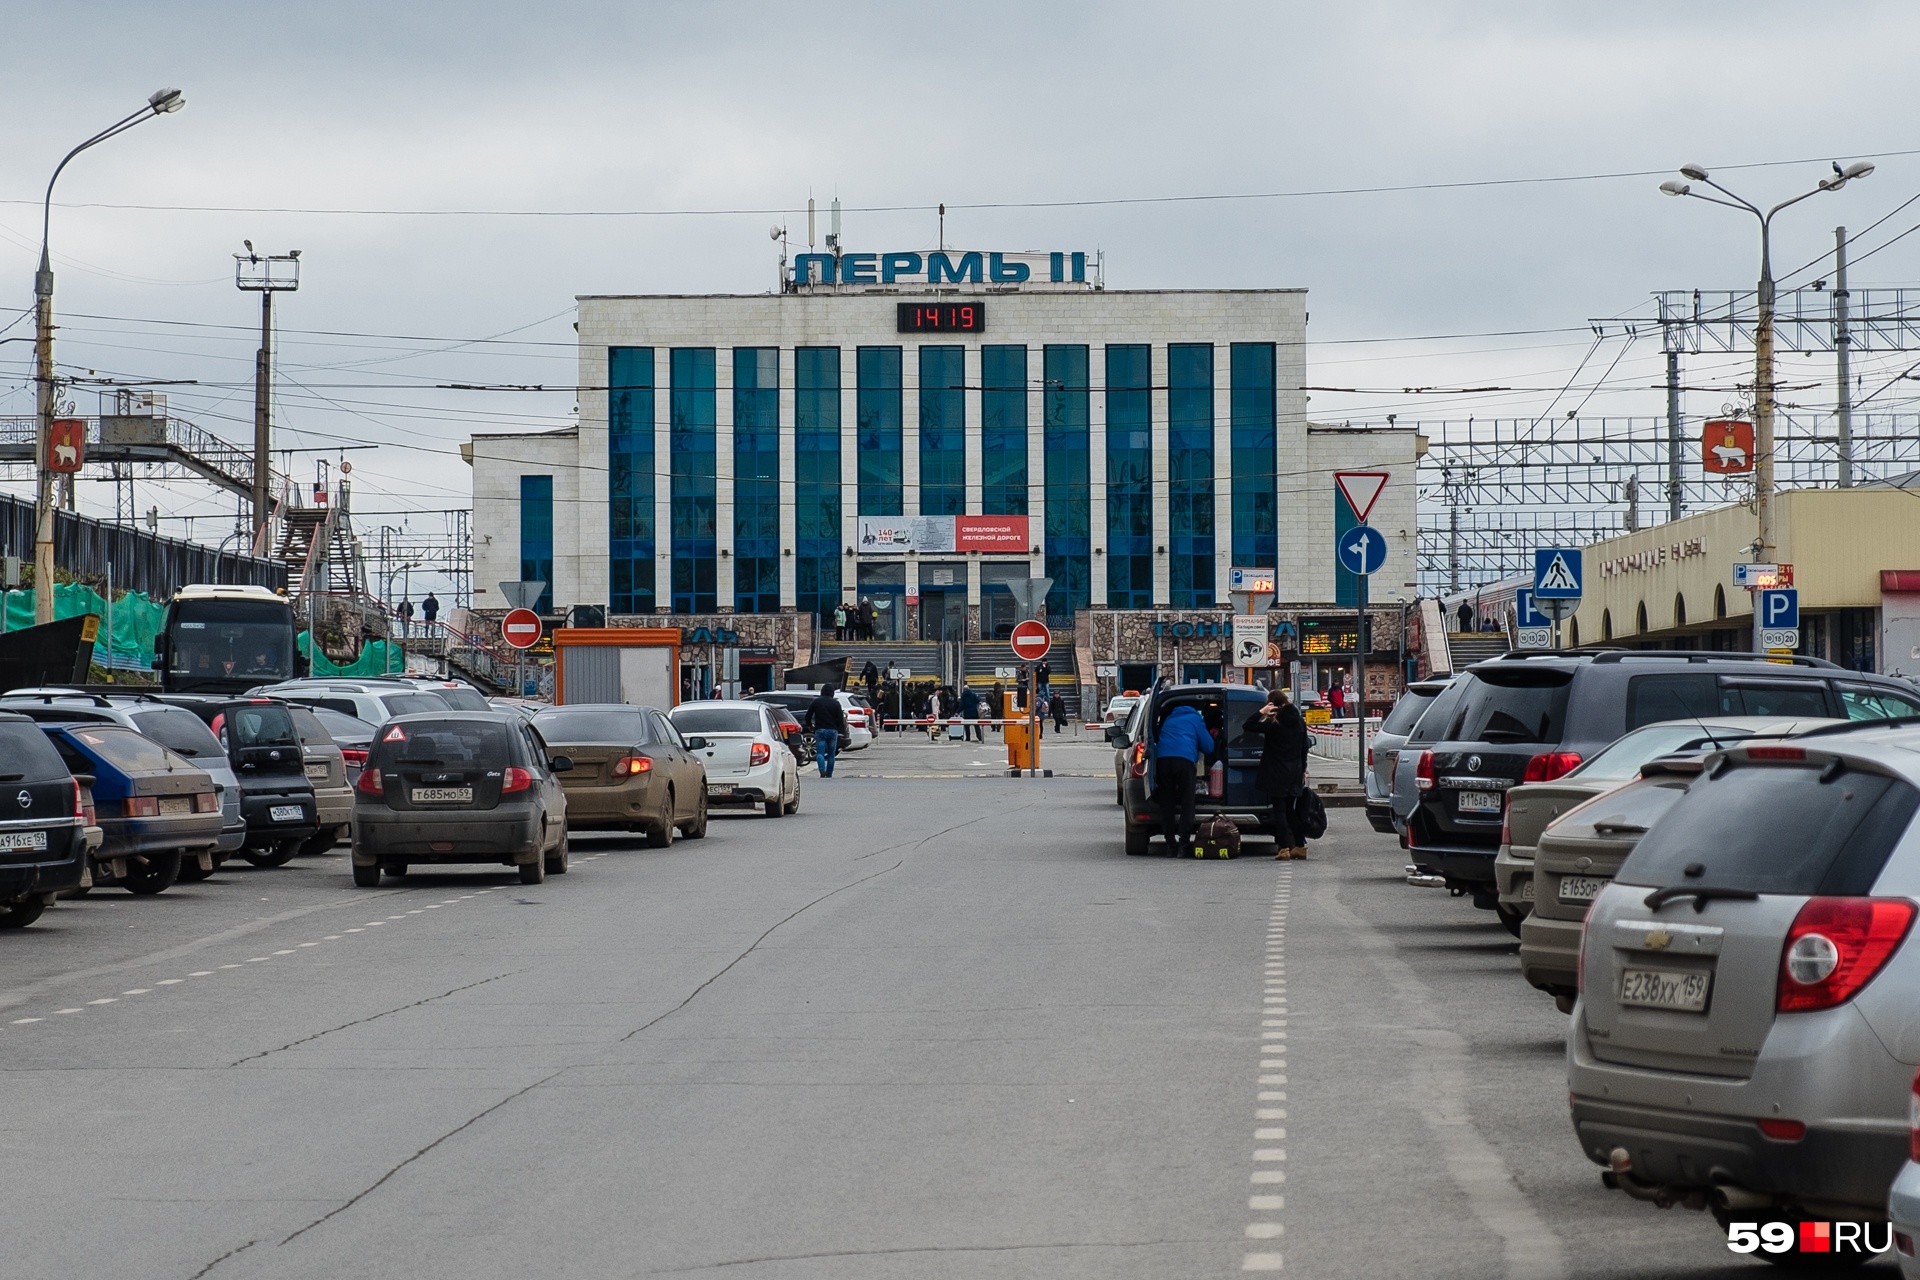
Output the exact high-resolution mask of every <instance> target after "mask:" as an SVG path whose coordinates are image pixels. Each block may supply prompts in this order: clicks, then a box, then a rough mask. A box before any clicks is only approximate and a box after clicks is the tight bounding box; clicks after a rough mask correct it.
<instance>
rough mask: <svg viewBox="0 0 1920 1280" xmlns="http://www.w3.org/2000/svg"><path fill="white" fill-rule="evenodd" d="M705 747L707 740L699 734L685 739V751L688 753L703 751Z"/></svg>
mask: <svg viewBox="0 0 1920 1280" xmlns="http://www.w3.org/2000/svg"><path fill="white" fill-rule="evenodd" d="M707 746H708V743H707V740H706V739H705V738H703V737H701V736H700V735H699V734H694V735H693V736H691V737H689V738H688V739H687V750H689V751H705V750H706V749H707Z"/></svg>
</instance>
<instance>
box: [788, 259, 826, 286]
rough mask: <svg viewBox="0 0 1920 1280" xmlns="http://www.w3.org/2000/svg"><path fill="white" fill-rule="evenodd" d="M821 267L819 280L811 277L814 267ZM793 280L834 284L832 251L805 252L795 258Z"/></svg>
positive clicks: (796, 281)
mask: <svg viewBox="0 0 1920 1280" xmlns="http://www.w3.org/2000/svg"><path fill="white" fill-rule="evenodd" d="M816 266H817V267H819V268H820V278H819V279H818V280H813V279H809V277H810V276H812V274H813V268H814V267H816ZM793 282H794V283H795V284H832V283H833V255H832V254H830V253H803V254H801V255H800V256H799V257H797V258H795V259H794V260H793Z"/></svg>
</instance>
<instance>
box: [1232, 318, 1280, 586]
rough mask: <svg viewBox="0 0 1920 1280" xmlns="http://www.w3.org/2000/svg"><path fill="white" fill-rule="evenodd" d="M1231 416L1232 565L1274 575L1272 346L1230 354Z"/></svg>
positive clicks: (1237, 347)
mask: <svg viewBox="0 0 1920 1280" xmlns="http://www.w3.org/2000/svg"><path fill="white" fill-rule="evenodd" d="M1231 359H1232V364H1233V367H1232V370H1231V373H1230V377H1231V388H1232V389H1231V391H1230V392H1229V393H1228V394H1229V396H1230V397H1231V399H1230V407H1229V411H1228V412H1229V416H1230V418H1231V430H1232V441H1233V444H1232V446H1231V447H1232V452H1233V562H1234V563H1235V564H1238V565H1246V566H1249V567H1252V568H1263V569H1278V568H1279V560H1280V547H1279V535H1278V533H1277V530H1278V527H1279V525H1278V521H1277V519H1276V516H1277V510H1276V507H1277V503H1278V500H1279V484H1280V479H1279V473H1278V462H1279V455H1278V441H1277V436H1276V432H1275V421H1276V416H1275V404H1276V401H1275V396H1274V345H1273V343H1271V342H1236V343H1234V344H1233V348H1232V355H1231Z"/></svg>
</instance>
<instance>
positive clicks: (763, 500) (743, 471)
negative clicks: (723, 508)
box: [733, 347, 780, 613]
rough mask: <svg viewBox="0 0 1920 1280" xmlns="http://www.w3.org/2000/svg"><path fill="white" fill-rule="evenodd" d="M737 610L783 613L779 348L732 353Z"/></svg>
mask: <svg viewBox="0 0 1920 1280" xmlns="http://www.w3.org/2000/svg"><path fill="white" fill-rule="evenodd" d="M733 477H734V478H733V607H734V609H735V610H736V611H737V612H739V613H778V612H779V611H780V349H779V348H778V347H736V348H735V349H734V352H733Z"/></svg>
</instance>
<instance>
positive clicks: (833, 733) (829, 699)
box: [801, 685, 847, 778]
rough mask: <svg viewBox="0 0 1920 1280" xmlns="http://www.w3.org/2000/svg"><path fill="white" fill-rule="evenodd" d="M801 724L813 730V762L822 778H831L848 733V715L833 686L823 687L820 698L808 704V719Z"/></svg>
mask: <svg viewBox="0 0 1920 1280" xmlns="http://www.w3.org/2000/svg"><path fill="white" fill-rule="evenodd" d="M801 724H802V725H803V726H804V727H806V728H808V729H811V730H813V760H814V764H815V765H817V766H818V767H819V770H820V776H821V777H823V778H831V777H832V776H833V761H834V757H835V756H837V755H839V754H840V739H841V738H843V737H845V736H846V732H847V713H846V712H845V711H843V710H841V709H840V699H839V698H838V697H837V696H836V690H835V689H834V687H833V686H832V685H825V686H823V687H822V688H821V690H820V696H819V697H817V698H815V699H814V700H813V701H812V702H811V703H809V704H808V706H807V716H806V719H805V720H803V721H801Z"/></svg>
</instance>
